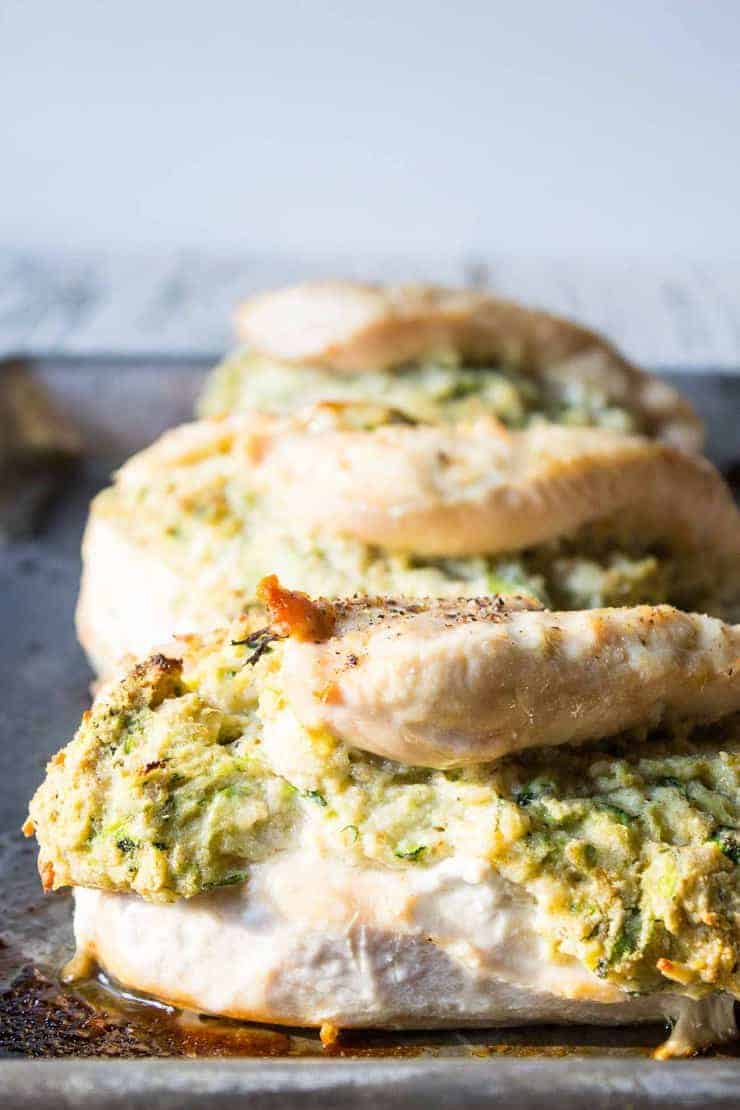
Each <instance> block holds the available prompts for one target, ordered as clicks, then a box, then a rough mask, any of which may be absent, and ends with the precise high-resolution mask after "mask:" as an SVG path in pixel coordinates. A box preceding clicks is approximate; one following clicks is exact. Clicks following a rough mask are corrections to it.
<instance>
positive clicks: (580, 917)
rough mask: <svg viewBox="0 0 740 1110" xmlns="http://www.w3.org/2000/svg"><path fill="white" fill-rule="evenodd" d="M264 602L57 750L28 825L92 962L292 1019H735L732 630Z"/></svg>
mask: <svg viewBox="0 0 740 1110" xmlns="http://www.w3.org/2000/svg"><path fill="white" fill-rule="evenodd" d="M260 601H261V603H262V604H263V606H264V607H265V610H266V611H267V613H268V614H269V618H270V619H269V623H267V624H266V625H265V626H264V627H263V628H260V629H255V628H254V626H253V624H252V623H250V621H249V620H248V619H247V618H242V619H240V620H239V621H237V622H235V623H234V624H232V625H231V626H230V627H229V628H228V629H225V630H222V631H218V632H212V633H209V634H208V635H205V636H189V637H185V638H182V639H180V640H179V641H177V642H176V643H174V644H173V645H172V646H171V647H170V648H169V649H167V650H166V651H164V652H162V653H160V654H157V655H154V656H151V657H149V658H148V659H146V660H144V661H143V662H141V663H139V664H138V665H136V666H135V667H134V668H133V669H132V670H130V671H129V673H128V674H127V675H126V676H125V677H124V678H122V679H121V680H119V681H116V682H112V683H110V684H109V685H108V686H107V687H105V688H104V689H103V690H102V691H101V693H100V694H99V696H98V698H97V700H96V702H95V704H94V705H93V707H92V709H91V711H90V712H88V713H87V714H85V717H84V719H83V722H82V724H81V726H80V729H79V731H78V733H77V735H76V736H75V738H74V739H73V740H72V741H71V742H70V743H69V744H68V745H67V747H66V748H64V749H62V751H61V752H59V754H58V755H56V756H55V757H54V758H53V759H52V761H51V763H50V764H49V767H48V769H47V777H46V780H45V782H44V783H43V784H42V786H41V787H40V788H39V790H38V792H37V794H36V796H35V797H34V799H33V801H32V802H31V806H30V816H29V820H28V822H27V825H26V829H25V831H26V832H27V833H28V834H29V835H30V834H32V833H34V832H35V834H36V836H37V838H38V841H39V845H40V854H39V870H40V874H41V877H42V880H43V884H44V887H45V888H46V889H48V890H52V889H57V888H59V887H63V886H70V885H71V886H74V887H75V888H76V913H75V931H76V938H77V944H78V949H79V956H80V960H81V961H82V964H84V962H85V961H86V960H92V961H95V962H97V963H99V964H100V965H101V966H102V967H103V968H105V969H106V971H107V972H108V973H109V974H111V975H113V976H114V977H115V978H116V979H118V980H119V981H120V982H122V983H123V984H124V985H126V986H128V987H130V988H132V989H137V990H143V991H146V992H148V993H150V994H153V995H155V996H157V997H160V998H163V999H166V1000H168V1001H172V1002H175V1003H177V1004H180V1005H185V1006H188V1007H192V1008H194V1009H198V1010H203V1011H206V1012H210V1013H219V1014H228V1015H232V1016H235V1017H240V1018H249V1019H256V1020H263V1021H270V1022H283V1023H289V1024H300V1025H318V1024H322V1023H326V1022H329V1023H332V1024H334V1025H338V1026H340V1027H341V1026H363V1025H364V1026H382V1027H387V1026H392V1027H437V1026H445V1025H451V1026H459V1025H463V1024H479V1025H481V1024H493V1023H500V1024H522V1023H530V1022H536V1021H587V1022H597V1023H607V1024H608V1023H622V1022H633V1021H641V1020H654V1019H655V1018H656V1017H660V1016H663V1017H665V1018H667V1019H671V1020H672V1021H674V1022H675V1023H676V1024H675V1028H674V1029H673V1033H672V1035H671V1038H670V1040H669V1041H668V1043H667V1045H666V1046H664V1048H663V1049H662V1054H664V1055H671V1054H680V1053H684V1052H689V1051H694V1050H696V1049H697V1048H698V1047H701V1046H702V1045H705V1044H708V1043H711V1042H712V1041H715V1040H721V1039H723V1038H727V1037H729V1036H732V1035H734V1031H735V1026H734V1017H733V1000H734V998H735V997H737V996H738V994H739V993H740V978H739V977H738V966H740V930H739V929H738V914H739V913H740V793H739V790H738V787H739V786H740V730H739V728H740V726H739V723H738V722H739V717H738V708H739V705H740V667H739V663H740V660H739V659H738V654H739V653H738V646H739V645H740V629H738V628H737V627H731V626H728V625H724V624H722V623H721V622H719V621H717V620H714V619H712V618H709V617H705V616H696V615H694V616H690V615H687V614H684V613H680V612H677V611H676V610H673V609H671V608H669V607H666V606H659V607H654V608H652V607H649V606H641V607H638V608H635V609H625V610H622V611H618V610H605V611H602V612H595V613H572V612H564V613H562V612H561V613H558V612H546V611H542V610H540V609H537V608H535V607H534V606H533V603H532V601H531V599H529V598H527V597H515V598H511V597H509V598H505V597H501V598H484V599H480V600H471V601H468V602H463V601H458V602H455V603H450V602H447V601H444V600H442V601H436V602H428V601H419V600H414V599H408V598H406V599H399V598H387V599H372V600H361V599H352V600H349V601H342V602H332V601H312V600H311V599H310V598H308V597H307V596H306V595H304V594H300V593H294V592H291V591H288V590H285V589H283V588H282V587H281V586H280V584H279V583H278V582H277V581H276V580H275V579H268V580H266V581H265V582H264V583H263V584H262V585H261V587H260ZM82 964H80V963H78V967H79V966H82Z"/></svg>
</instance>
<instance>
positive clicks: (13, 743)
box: [0, 358, 740, 1110]
mask: <svg viewBox="0 0 740 1110" xmlns="http://www.w3.org/2000/svg"><path fill="white" fill-rule="evenodd" d="M210 361H211V360H206V359H193V360H184V359H180V358H178V359H162V358H158V359H156V360H151V359H150V360H145V359H137V360H123V361H122V360H119V361H116V360H113V359H106V360H101V359H97V360H95V359H84V360H81V361H76V360H71V359H65V360H47V361H42V362H40V363H37V364H35V365H33V366H31V367H30V372H31V373H32V374H33V375H34V376H36V377H38V378H39V380H41V381H42V382H43V383H44V384H45V385H46V387H47V388H48V389H49V390H50V392H51V394H52V396H53V398H54V400H55V402H56V403H57V404H58V405H59V407H60V408H61V409H62V410H63V411H64V412H65V413H67V414H68V415H69V416H70V417H71V418H72V419H73V421H74V422H75V423H76V425H77V427H78V428H79V430H80V432H81V434H82V437H83V441H84V448H85V450H84V455H83V459H82V461H81V463H80V465H79V466H78V468H77V469H76V470H75V471H74V472H72V473H71V474H67V475H66V476H65V478H64V481H63V484H62V486H61V488H60V489H58V491H57V495H56V498H55V500H54V501H53V502H52V503H51V504H50V505H49V506H48V508H47V512H46V515H45V517H44V518H43V519H42V521H41V523H40V528H39V530H38V532H37V533H36V534H35V535H33V536H32V537H30V538H26V539H22V540H17V541H15V542H13V543H6V544H5V545H4V546H0V628H1V629H2V635H0V691H2V697H0V882H1V883H2V891H3V909H2V912H1V913H0V1057H2V1058H0V1092H2V1093H3V1095H4V1096H5V1104H6V1105H8V1106H19V1107H25V1106H29V1107H30V1106H33V1107H46V1106H54V1107H64V1106H68V1105H69V1106H73V1105H74V1106H75V1107H83V1108H85V1107H88V1106H96V1105H101V1104H105V1105H110V1106H126V1107H144V1106H146V1107H170V1106H171V1107H178V1108H179V1107H189V1106H200V1105H202V1104H203V1102H204V1101H205V1100H208V1101H209V1105H210V1104H212V1105H214V1106H218V1107H231V1106H236V1105H243V1104H244V1099H245V1096H249V1105H250V1106H254V1107H263V1106H264V1107H268V1106H269V1107H273V1106H278V1105H279V1106H281V1107H286V1108H290V1107H293V1106H298V1105H299V1103H300V1104H301V1105H304V1104H305V1099H306V1098H309V1099H312V1100H313V1104H314V1105H317V1106H322V1107H327V1108H328V1107H341V1106H357V1107H365V1106H368V1107H369V1106H378V1105H383V1106H385V1107H395V1106H401V1105H403V1106H420V1107H421V1106H426V1107H428V1106H435V1107H453V1106H461V1105H465V1106H471V1107H477V1106H483V1105H490V1103H491V1102H494V1101H496V1100H500V1101H502V1102H504V1103H507V1104H512V1103H514V1102H515V1103H516V1104H517V1105H518V1106H521V1107H530V1106H531V1107H535V1106H544V1105H551V1103H552V1099H553V1097H556V1098H557V1099H558V1100H559V1102H560V1104H561V1105H566V1106H574V1107H579V1106H584V1107H585V1106H588V1107H590V1108H592V1110H597V1108H600V1107H615V1106H625V1105H631V1106H635V1107H638V1106H648V1105H650V1106H657V1105H665V1106H668V1105H671V1106H710V1105H711V1106H717V1107H724V1106H728V1107H729V1106H737V1105H738V1094H737V1092H738V1085H739V1084H740V1060H738V1059H735V1058H734V1055H733V1053H734V1051H735V1050H734V1049H733V1048H729V1049H725V1050H720V1051H719V1052H718V1053H716V1054H715V1055H714V1056H710V1057H706V1058H703V1059H700V1060H692V1061H686V1062H672V1063H668V1064H657V1063H655V1062H653V1061H652V1060H651V1059H650V1058H649V1057H650V1048H651V1045H654V1044H656V1043H658V1042H659V1040H660V1039H661V1030H660V1029H657V1028H649V1029H645V1028H628V1029H622V1030H611V1031H610V1030H594V1029H583V1028H578V1027H574V1028H564V1027H539V1028H529V1029H519V1030H483V1031H477V1032H466V1033H464V1034H463V1033H450V1032H446V1033H423V1034H404V1035H393V1034H382V1033H374V1034H373V1033H365V1034H352V1035H348V1036H346V1037H345V1038H343V1039H342V1041H341V1042H340V1045H339V1047H338V1048H337V1049H335V1050H334V1051H333V1052H332V1053H331V1054H327V1053H326V1052H325V1051H323V1050H322V1048H321V1045H320V1043H319V1041H318V1037H317V1036H316V1035H315V1034H314V1033H309V1032H306V1031H301V1030H281V1029H278V1028H269V1027H268V1028H264V1027H258V1026H249V1025H246V1024H239V1023H234V1022H220V1021H214V1020H213V1019H202V1018H199V1017H198V1016H197V1015H182V1014H179V1013H177V1012H175V1011H171V1010H169V1009H167V1008H166V1007H161V1006H153V1005H148V1004H146V1002H145V1000H136V999H131V998H126V997H123V996H122V995H121V994H120V992H116V991H115V990H114V989H113V988H112V986H111V985H110V984H106V983H105V982H104V981H98V980H96V981H94V982H92V983H90V984H87V985H85V986H84V987H83V988H81V989H80V990H75V991H70V990H67V989H65V988H63V987H62V986H61V985H60V982H59V980H58V972H59V969H60V968H61V966H62V965H63V963H64V961H65V960H66V958H68V957H69V955H71V930H70V917H71V905H70V899H69V897H68V896H66V895H63V894H62V895H56V896H52V897H46V898H45V897H43V896H42V894H41V891H40V887H39V884H38V879H37V877H36V872H35V851H34V846H33V844H32V843H30V842H25V841H23V839H22V837H21V836H20V833H19V831H18V830H19V827H20V825H21V823H22V821H23V819H24V817H25V812H26V804H27V801H28V798H29V797H30V795H31V793H32V791H33V790H34V789H35V787H36V785H37V784H38V782H39V781H40V779H41V777H42V775H43V767H44V764H45V761H46V759H47V758H48V756H49V755H50V754H51V753H52V752H53V751H55V750H56V749H57V748H59V747H60V746H61V745H62V744H63V743H64V742H65V741H66V740H67V739H68V737H69V736H70V735H71V733H72V731H73V730H74V728H75V727H76V725H77V722H78V720H79V717H80V715H81V713H82V711H83V710H84V709H85V707H86V705H87V704H88V700H89V682H90V678H91V675H90V672H89V670H88V668H87V665H86V663H85V660H84V658H83V656H82V653H81V651H80V649H79V647H78V646H77V644H76V641H75V635H74V626H73V613H74V604H75V599H76V591H77V583H78V579H79V572H80V563H79V543H80V538H81V534H82V528H83V525H84V520H85V515H86V511H87V506H88V503H89V501H90V498H91V497H92V496H93V495H94V493H95V492H96V491H97V490H98V489H99V488H101V487H102V486H103V485H105V484H106V482H107V480H108V478H109V475H110V473H111V471H112V470H113V469H114V468H115V467H116V466H117V465H119V464H120V463H121V462H122V461H123V459H124V458H126V457H127V456H128V455H129V454H131V452H133V451H135V450H138V449H139V448H140V447H143V446H145V445H146V444H147V443H149V442H151V441H152V440H153V439H154V438H155V437H156V436H157V435H158V434H159V433H160V432H162V431H163V430H164V429H165V428H167V427H170V426H171V425H173V424H176V423H179V422H181V421H183V420H187V419H188V418H189V416H190V414H191V412H192V404H193V399H194V397H195V394H196V392H197V390H198V387H199V385H200V382H201V381H202V378H203V375H204V373H205V370H206V368H207V366H208V365H210ZM666 376H667V377H670V378H674V379H675V380H676V381H677V383H678V384H680V386H681V388H682V389H683V390H684V391H685V392H686V393H687V394H688V395H689V396H690V397H691V399H692V400H693V401H694V403H695V404H696V406H697V408H698V409H699V410H700V412H701V413H702V415H703V416H704V418H705V419H706V420H707V423H708V429H709V444H708V450H709V454H710V455H711V457H712V458H713V459H714V461H715V462H717V464H718V465H719V466H720V467H721V468H722V469H723V470H724V471H725V472H726V473H727V474H728V476H729V477H731V478H733V479H735V480H737V478H738V476H739V474H738V460H739V459H740V436H739V435H738V425H739V424H740V421H739V419H738V418H739V417H740V376H737V377H736V376H733V375H726V374H725V375H720V374H713V373H707V374H702V375H699V374H691V375H689V374H680V375H671V374H667V375H666Z"/></svg>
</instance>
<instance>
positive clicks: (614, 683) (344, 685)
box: [260, 579, 740, 768]
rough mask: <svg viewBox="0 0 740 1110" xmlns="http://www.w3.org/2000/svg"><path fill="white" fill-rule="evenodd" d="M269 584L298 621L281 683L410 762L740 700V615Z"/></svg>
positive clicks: (271, 599)
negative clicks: (329, 593) (557, 608)
mask: <svg viewBox="0 0 740 1110" xmlns="http://www.w3.org/2000/svg"><path fill="white" fill-rule="evenodd" d="M260 596H261V597H262V599H263V600H264V601H265V603H266V604H267V606H268V608H269V609H270V611H271V612H272V614H273V617H274V621H275V624H274V628H275V630H276V632H277V633H278V634H285V633H286V632H287V633H288V634H289V639H288V642H287V644H286V645H285V648H284V654H283V660H282V666H281V677H280V683H281V686H282V689H283V690H284V693H285V695H286V697H287V700H288V702H289V704H290V706H291V707H292V709H293V711H294V712H295V713H296V715H297V717H298V718H299V720H300V721H301V722H302V723H303V724H304V725H305V726H307V727H308V728H312V729H315V728H325V729H328V730H329V732H330V733H331V734H332V735H333V736H335V737H336V738H337V739H340V740H342V741H343V742H345V743H346V744H349V745H350V746H353V747H356V748H361V749H364V750H365V751H369V752H374V753H376V754H377V755H381V756H386V757H388V758H390V759H394V760H398V761H400V762H402V763H407V764H411V765H421V766H429V767H437V768H447V767H454V766H461V765H464V764H468V763H478V762H484V761H489V760H495V759H498V758H500V757H501V756H504V755H507V754H508V753H510V752H516V751H520V750H521V749H524V748H529V747H548V746H554V745H558V744H566V743H569V744H578V743H583V742H585V741H596V740H599V739H602V738H605V737H608V736H612V735H614V734H616V733H619V732H622V731H624V730H627V729H632V728H645V729H647V728H654V727H656V726H657V725H659V724H660V723H661V722H665V723H667V724H673V723H676V722H682V721H687V722H688V721H691V722H701V721H707V722H709V721H715V720H718V719H720V718H721V717H724V716H725V715H727V714H729V713H733V712H735V711H736V710H738V709H740V626H739V625H734V626H730V625H726V624H723V623H722V622H721V621H718V620H714V619H712V618H710V617H703V616H697V615H693V614H687V613H682V612H679V611H678V610H677V609H673V608H672V607H670V606H666V605H660V606H647V605H642V606H637V607H635V608H625V609H596V610H591V611H584V612H565V613H555V612H549V611H544V610H543V611H538V610H533V609H532V608H531V607H529V605H528V603H527V602H526V601H519V602H517V603H515V604H512V603H511V602H510V600H509V599H505V598H494V599H485V600H481V599H478V600H472V601H459V602H450V603H445V602H427V603H425V602H408V601H403V600H400V601H399V600H390V599H385V600H374V601H373V600H361V599H357V600H354V601H351V602H341V603H334V604H332V603H331V602H319V603H312V602H310V601H309V600H308V599H305V598H303V599H301V600H298V601H296V600H295V599H296V595H294V594H292V593H291V592H290V591H284V590H282V588H281V587H280V586H279V584H277V583H276V581H274V580H271V579H268V580H267V581H266V582H265V583H263V584H262V586H261V591H260ZM298 596H299V599H300V597H301V595H298ZM328 629H331V632H330V634H329V633H328V631H327V630H328Z"/></svg>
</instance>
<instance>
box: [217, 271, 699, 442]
mask: <svg viewBox="0 0 740 1110" xmlns="http://www.w3.org/2000/svg"><path fill="white" fill-rule="evenodd" d="M237 325H238V330H239V333H240V335H241V337H242V338H243V339H244V340H245V342H246V344H247V348H246V350H245V351H243V352H240V353H238V354H236V355H234V356H233V357H231V358H229V359H227V361H226V362H224V363H223V364H222V366H220V367H219V368H218V369H217V370H216V371H215V372H214V374H213V375H212V377H211V379H210V380H209V383H208V384H207V386H206V390H205V392H204V395H203V398H202V400H201V404H200V412H201V415H203V416H209V417H210V416H222V415H224V414H227V413H230V412H238V411H241V412H243V411H263V412H264V411H266V412H273V413H282V414H284V413H290V412H295V411H296V410H298V409H301V408H303V407H304V406H305V405H306V404H312V403H317V402H325V401H334V402H347V401H351V402H357V401H360V402H363V403H371V404H383V405H386V406H389V407H391V408H394V409H396V410H397V411H399V412H400V413H402V414H403V415H404V416H405V417H406V418H408V419H412V420H415V421H421V422H424V423H431V424H437V423H446V422H450V421H451V422H455V421H458V420H460V419H465V420H467V419H471V418H475V417H478V416H482V415H493V416H495V417H497V418H498V419H500V420H501V421H502V422H503V423H504V424H506V425H507V426H510V427H524V426H527V425H528V424H530V423H531V422H532V421H541V420H547V421H551V422H554V423H559V424H566V425H569V426H572V425H594V426H597V427H604V428H609V429H612V430H618V431H623V432H632V433H640V434H644V435H648V436H657V437H659V438H662V439H664V440H666V441H667V442H670V443H673V444H675V445H677V446H680V447H683V448H686V449H689V450H694V449H698V448H699V447H700V446H701V439H702V433H701V426H700V424H699V421H698V420H697V418H696V416H695V414H694V413H693V411H692V410H691V408H690V406H689V405H688V404H687V403H686V402H685V401H684V400H683V399H682V398H680V397H679V395H678V394H677V393H676V392H675V391H674V390H673V389H671V388H670V387H669V386H667V385H666V384H665V383H663V382H660V381H658V380H657V379H656V378H653V377H651V376H650V375H648V374H646V373H644V372H643V371H641V370H639V369H638V368H637V367H635V366H633V365H632V364H631V363H629V362H628V361H627V360H626V359H625V358H624V357H623V356H622V355H621V354H620V353H619V352H618V351H617V350H616V349H615V348H614V347H613V346H612V345H611V344H610V343H608V342H606V341H605V340H604V339H602V338H601V337H600V336H597V335H595V334H594V333H593V332H591V331H589V330H587V329H586V328H583V327H580V326H578V325H577V324H574V323H571V322H570V321H568V320H563V319H558V318H557V317H554V316H550V315H548V314H547V313H544V312H538V311H534V310H532V309H528V308H524V307H523V306H521V305H517V304H513V303H511V302H508V301H504V300H501V299H499V298H497V297H493V296H491V295H490V294H487V293H482V292H474V291H470V290H455V289H443V288H440V287H437V286H428V285H413V286H386V287H383V286H373V285H365V284H360V283H353V282H340V281H333V282H332V281H329V282H315V283H309V284H305V285H298V286H294V287H291V288H286V289H281V290H278V291H277V292H273V293H266V294H263V295H262V296H258V297H255V298H254V299H252V300H250V301H247V302H246V304H244V305H243V306H242V308H241V309H240V311H239V313H238V317H237Z"/></svg>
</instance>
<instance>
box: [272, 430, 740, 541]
mask: <svg viewBox="0 0 740 1110" xmlns="http://www.w3.org/2000/svg"><path fill="white" fill-rule="evenodd" d="M256 477H257V480H258V481H259V482H260V484H261V485H262V486H263V488H264V489H265V490H267V491H269V495H270V497H271V499H272V501H273V503H274V506H275V511H276V512H277V513H281V514H282V515H283V516H284V517H285V518H286V519H289V520H291V521H292V522H294V524H295V526H300V527H303V528H313V529H322V528H327V529H330V530H331V531H335V532H342V533H344V534H347V535H351V536H354V537H356V538H357V539H360V540H362V541H364V542H365V543H368V544H378V545H382V546H383V547H386V548H391V549H395V550H401V551H412V552H414V553H415V554H418V555H424V556H439V557H457V556H466V555H474V554H480V553H482V552H486V553H490V554H495V553H498V552H502V551H516V550H519V549H521V548H524V547H530V546H533V545H535V544H538V543H542V542H544V541H547V540H551V539H554V538H556V537H558V536H567V535H570V534H572V533H573V532H575V531H577V530H578V529H579V528H581V527H583V525H585V524H589V523H593V522H595V521H602V520H609V519H610V518H617V517H618V518H619V523H618V525H616V524H615V523H612V525H611V528H612V531H614V532H621V534H623V535H626V536H628V535H630V533H632V534H637V535H640V536H641V537H643V538H650V539H659V540H663V541H667V542H668V543H669V544H671V545H674V546H676V547H679V548H685V549H688V550H698V549H701V548H704V549H706V550H712V551H713V552H714V553H715V554H716V555H721V554H728V553H731V554H732V555H733V556H734V557H737V558H738V559H740V512H739V511H738V509H737V507H736V506H735V504H734V502H733V500H732V496H731V494H730V492H729V490H728V489H727V487H726V486H725V484H724V483H723V482H722V480H721V478H720V476H719V475H718V473H717V471H716V470H715V469H714V468H713V467H712V466H711V464H710V463H708V462H707V461H706V460H704V459H700V458H698V457H697V456H694V455H687V454H684V453H682V452H679V451H676V450H675V449H672V448H669V447H666V446H665V445H662V444H659V443H656V442H654V441H652V440H648V439H644V438H642V437H637V436H624V435H619V434H617V433H610V432H607V431H605V430H604V429H592V428H564V427H558V426H556V425H551V424H543V425H536V426H533V427H530V428H527V429H525V430H523V431H513V432H510V431H506V430H505V429H502V428H501V427H500V426H494V425H492V423H491V422H490V421H487V420H484V421H479V422H477V423H476V424H474V425H472V426H468V427H458V428H455V429H452V430H450V429H446V428H443V427H417V428H407V427H399V426H388V427H383V428H377V429H375V430H374V431H372V432H364V431H360V432H358V431H346V430H325V431H322V432H321V433H318V434H317V433H316V432H314V431H312V430H311V428H310V426H309V427H305V428H302V427H301V423H300V422H297V421H296V422H293V424H292V426H291V428H290V430H287V429H286V428H285V427H284V426H282V427H281V426H278V427H276V429H275V432H274V434H272V435H270V436H265V438H264V441H263V446H262V457H261V461H260V464H259V466H258V468H257V472H256Z"/></svg>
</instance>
